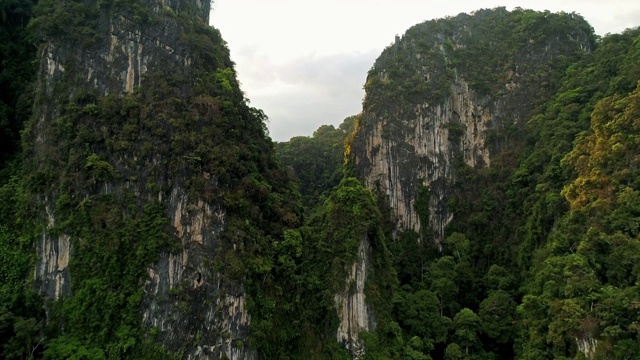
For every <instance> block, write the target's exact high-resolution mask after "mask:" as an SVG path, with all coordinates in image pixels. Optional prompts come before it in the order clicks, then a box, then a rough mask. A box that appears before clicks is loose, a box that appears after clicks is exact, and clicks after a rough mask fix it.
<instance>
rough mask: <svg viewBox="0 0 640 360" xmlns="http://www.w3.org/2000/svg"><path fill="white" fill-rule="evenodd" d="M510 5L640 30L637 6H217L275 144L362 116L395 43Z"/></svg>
mask: <svg viewBox="0 0 640 360" xmlns="http://www.w3.org/2000/svg"><path fill="white" fill-rule="evenodd" d="M500 5H504V6H506V7H507V8H508V9H513V8H514V7H516V6H520V7H522V8H533V9H535V10H545V9H548V10H550V11H567V12H572V11H575V12H576V13H578V14H581V15H582V16H584V17H585V18H586V19H587V20H588V21H589V22H590V23H591V25H592V26H593V27H594V29H595V31H596V33H598V34H600V35H604V34H606V33H615V32H620V31H622V30H624V29H625V28H629V27H633V26H638V25H640V3H638V2H637V1H635V0H634V1H631V0H617V1H608V2H605V1H602V0H564V1H562V2H558V1H556V0H553V1H551V0H541V1H536V2H525V1H516V0H505V1H502V2H498V1H484V0H477V1H469V0H448V1H438V2H436V1H418V0H323V1H312V0H270V1H264V0H215V1H214V4H213V9H214V10H213V12H212V16H211V23H212V25H213V26H215V27H216V28H218V29H220V31H221V32H222V36H223V38H224V39H225V40H226V41H227V43H228V46H229V48H230V51H231V56H232V60H233V61H235V62H236V64H237V66H236V70H237V71H238V77H239V80H240V82H241V83H242V89H243V90H244V91H245V94H246V95H247V97H248V98H249V99H250V100H251V104H252V106H255V107H258V108H261V109H263V110H264V111H265V113H266V114H267V116H269V118H270V119H271V121H270V124H269V128H270V131H271V136H272V137H273V138H274V140H277V141H284V140H288V139H289V138H290V137H292V136H297V135H311V134H312V133H313V131H314V130H315V129H317V128H318V127H319V126H320V125H323V124H333V125H337V124H339V123H340V122H342V120H343V119H344V118H345V117H347V116H349V115H354V114H356V113H358V112H359V111H360V110H361V102H362V97H363V96H364V91H363V90H362V86H363V84H364V81H365V78H366V74H367V70H368V69H369V68H370V67H371V66H372V65H373V62H374V61H375V59H376V57H377V56H378V55H379V54H380V52H382V50H383V49H384V47H386V46H387V45H389V44H390V43H391V42H392V41H393V40H394V37H395V35H401V34H403V33H404V32H405V31H406V30H407V29H408V28H409V27H411V26H413V25H415V24H418V23H421V22H423V21H426V20H430V19H433V18H440V17H444V16H455V15H457V14H458V13H460V12H470V11H473V10H477V9H480V8H493V7H496V6H500Z"/></svg>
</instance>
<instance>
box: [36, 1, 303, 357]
mask: <svg viewBox="0 0 640 360" xmlns="http://www.w3.org/2000/svg"><path fill="white" fill-rule="evenodd" d="M40 6H41V9H43V10H41V14H40V16H39V17H38V18H37V19H36V21H35V22H34V24H35V27H36V28H37V29H39V34H40V35H41V36H42V39H43V44H42V46H41V48H40V49H41V50H40V59H41V61H40V70H39V74H38V76H39V77H38V84H37V90H36V99H35V106H34V117H33V121H32V123H31V124H30V125H29V126H28V127H27V130H26V131H25V151H26V157H27V159H28V163H27V164H28V165H27V167H28V168H29V169H28V171H30V172H31V174H32V175H31V176H32V179H33V181H32V183H33V184H35V185H34V186H33V187H34V189H33V192H34V195H35V196H36V199H37V200H35V202H34V203H35V204H36V206H37V207H38V208H39V211H40V214H41V215H42V218H43V224H45V225H44V226H42V227H41V235H40V238H39V240H38V241H37V242H36V250H37V254H38V260H37V264H36V269H35V274H34V275H35V282H36V284H37V288H38V289H39V290H40V292H41V293H42V294H44V295H45V296H46V297H47V298H48V299H51V300H55V299H62V300H64V301H65V304H72V305H65V307H64V311H63V314H62V315H59V314H58V313H55V314H54V313H53V312H52V313H50V316H51V318H50V319H48V321H59V322H62V323H63V324H66V325H65V326H64V328H65V329H66V330H65V331H67V332H69V333H70V334H73V332H74V331H75V332H76V333H77V334H73V335H74V336H76V337H79V338H81V339H84V338H86V339H87V343H94V344H98V345H100V343H101V342H102V343H107V344H110V342H112V341H113V342H117V341H120V342H119V343H117V346H116V345H113V346H112V345H108V346H107V347H106V348H107V349H111V350H107V352H109V351H115V350H113V349H114V346H115V347H118V348H119V349H120V350H118V351H121V352H122V353H123V354H126V351H129V350H128V349H130V347H131V345H130V344H131V342H129V343H127V341H125V340H122V338H121V337H122V336H123V334H127V331H128V332H131V328H132V327H135V326H136V325H135V324H136V321H138V323H139V322H142V324H143V325H144V328H146V330H147V331H149V332H150V334H151V336H152V337H154V338H155V339H156V340H157V341H158V342H159V343H160V344H162V346H164V348H166V349H167V350H169V351H170V352H172V353H176V354H180V355H182V356H184V357H185V358H194V359H195V358H198V359H202V358H216V359H217V358H228V359H252V358H256V357H257V356H256V354H255V352H254V350H252V349H251V347H250V346H248V342H247V336H248V326H249V322H250V315H249V313H248V309H247V304H246V294H245V288H244V286H243V281H242V278H243V276H245V273H246V272H245V270H244V268H243V265H242V261H243V257H242V256H243V253H244V252H245V251H249V249H251V246H252V244H254V243H255V242H257V241H258V239H259V238H260V236H262V235H261V234H263V233H267V231H269V230H264V229H267V228H269V229H275V230H272V231H276V232H277V231H278V230H277V229H276V228H277V225H271V226H270V227H269V226H266V225H264V224H261V223H260V222H261V221H263V222H265V224H275V223H277V222H282V221H286V220H282V219H283V218H288V219H289V220H288V221H290V222H291V223H290V225H291V224H295V221H296V220H295V214H294V215H287V214H286V213H284V212H283V211H284V210H282V206H280V207H279V208H278V209H279V210H278V211H280V212H279V213H277V214H276V213H273V214H271V213H270V211H271V208H269V206H266V205H265V206H261V205H260V204H259V202H260V201H266V200H265V199H266V197H267V196H269V191H270V190H268V189H267V188H266V187H265V186H267V185H264V184H265V182H266V183H268V182H269V181H270V180H269V179H266V180H265V179H264V178H263V174H264V176H265V177H268V174H270V173H271V172H273V171H274V170H273V168H274V166H275V165H274V164H275V162H274V161H273V160H272V159H271V158H270V156H271V153H272V151H271V146H272V145H271V142H270V140H269V139H268V138H267V137H266V136H265V126H264V123H263V115H261V112H259V111H257V110H255V109H252V108H249V107H248V106H247V105H246V102H245V99H244V97H243V95H242V92H241V91H240V89H239V86H238V83H237V80H236V78H235V73H234V71H233V67H232V66H233V63H232V62H231V60H230V59H229V54H228V50H227V49H226V45H225V43H224V41H223V40H222V38H221V37H220V34H219V32H218V31H217V30H215V29H213V28H211V27H209V26H208V25H207V24H208V18H209V12H210V2H209V1H201V0H140V1H130V2H122V1H117V0H114V1H98V2H96V1H91V0H86V1H71V2H56V1H42V2H41V4H40ZM283 181H285V180H283ZM283 184H284V183H283ZM285 185H286V184H285ZM283 186H284V185H283ZM285 187H286V186H285ZM246 194H249V195H246ZM270 204H276V205H274V206H277V201H276V202H274V201H271V200H270ZM153 209H160V210H159V211H158V212H156V211H155V210H153ZM274 211H275V210H274ZM153 214H156V215H153ZM270 221H271V222H270ZM256 227H259V228H260V229H262V230H261V231H260V232H258V231H255V230H253V229H255V228H256ZM249 231H253V232H252V233H251V234H252V235H251V240H249V235H248V233H249ZM145 259H147V260H145ZM136 264H138V265H136ZM138 276H139V277H138ZM92 284H93V285H92ZM95 284H99V285H98V286H96V285H95ZM127 284H129V285H127ZM136 284H137V285H136ZM91 286H93V287H91ZM127 286H129V288H127ZM90 288H91V289H94V290H95V291H96V293H95V295H93V296H95V297H97V298H100V297H103V296H104V297H107V298H109V299H110V300H109V302H105V303H104V304H102V302H100V301H98V300H95V299H94V300H88V301H89V302H91V301H97V302H96V305H95V307H94V308H93V310H92V311H91V312H87V313H86V315H87V316H88V317H89V316H94V315H93V314H94V313H100V312H101V310H99V309H98V306H105V307H107V306H110V309H111V310H109V311H115V312H116V313H118V312H120V310H119V309H120V308H126V309H132V310H131V311H133V313H132V316H131V317H133V318H134V320H132V319H131V318H127V319H123V318H124V317H125V315H122V314H119V315H116V317H115V318H113V319H115V320H114V322H115V323H116V324H121V325H117V326H119V327H116V328H114V329H113V330H109V329H110V328H109V326H111V325H110V324H106V325H103V329H102V330H100V331H101V333H100V335H99V336H98V335H95V336H93V335H91V334H90V333H87V334H86V336H85V333H83V332H87V331H89V330H88V329H90V327H89V323H88V322H89V320H85V319H82V318H78V319H76V318H75V316H76V315H74V314H72V313H71V311H80V310H81V309H83V308H86V307H89V306H93V305H90V303H89V302H87V301H85V300H83V297H82V296H83V294H85V291H88V289H90ZM136 288H137V289H140V290H142V289H143V292H142V293H140V292H139V290H136ZM92 291H93V290H92ZM109 294H117V295H109ZM109 296H116V297H115V298H110V297H109ZM100 304H102V305H100ZM114 304H116V305H114ZM118 304H119V305H118ZM118 306H120V308H119V307H118ZM74 308H75V310H74ZM78 309H80V310H78ZM102 312H103V313H104V312H105V311H102ZM136 313H137V315H136ZM56 314H58V315H56ZM56 316H58V317H59V318H55V317H56ZM100 316H102V315H100ZM105 316H106V315H105ZM118 316H120V317H118ZM135 318H137V320H135ZM103 324H104V323H103ZM114 326H116V325H114ZM110 331H112V333H111V332H110ZM96 339H97V340H96ZM118 339H120V340H118ZM136 341H137V340H136ZM127 344H129V345H127ZM149 356H151V355H149Z"/></svg>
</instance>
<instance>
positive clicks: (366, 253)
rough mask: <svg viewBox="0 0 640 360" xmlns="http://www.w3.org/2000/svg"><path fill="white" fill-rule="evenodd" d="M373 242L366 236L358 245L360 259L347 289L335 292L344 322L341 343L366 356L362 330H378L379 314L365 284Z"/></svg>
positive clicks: (358, 356)
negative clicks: (369, 299) (376, 324)
mask: <svg viewBox="0 0 640 360" xmlns="http://www.w3.org/2000/svg"><path fill="white" fill-rule="evenodd" d="M370 259H371V245H370V243H369V238H368V236H365V237H364V238H363V239H362V240H361V241H360V245H359V246H358V255H357V260H356V262H355V263H353V265H352V266H351V268H350V269H349V273H348V275H347V279H346V282H345V287H344V289H343V290H342V291H341V292H339V293H338V294H336V295H335V298H334V300H335V304H336V308H337V310H338V318H339V319H340V325H339V327H338V332H337V339H338V343H340V344H341V345H342V346H344V347H345V348H346V349H347V351H349V353H350V354H351V355H352V356H353V358H354V359H360V358H361V357H362V356H364V350H365V349H364V344H363V343H362V341H361V340H360V335H359V334H360V332H361V331H368V332H372V331H373V330H375V318H374V316H373V312H372V309H371V308H370V302H368V301H367V296H366V295H365V292H364V290H365V285H366V282H367V278H368V277H369V276H370V272H371V271H373V269H372V266H371V263H370Z"/></svg>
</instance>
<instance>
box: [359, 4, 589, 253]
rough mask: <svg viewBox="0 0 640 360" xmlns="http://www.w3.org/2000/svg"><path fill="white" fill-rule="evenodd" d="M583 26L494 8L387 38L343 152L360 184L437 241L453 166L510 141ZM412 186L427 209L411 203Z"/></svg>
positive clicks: (473, 161) (584, 46)
mask: <svg viewBox="0 0 640 360" xmlns="http://www.w3.org/2000/svg"><path fill="white" fill-rule="evenodd" d="M516 29H517V30H516ZM590 29H591V28H590V26H589V25H588V24H587V23H586V22H585V21H584V19H582V18H581V17H579V16H577V15H575V14H564V13H562V14H551V13H548V12H546V13H536V12H533V11H528V10H521V9H518V10H515V11H513V12H508V11H507V10H505V9H504V8H496V9H493V10H480V11H478V12H475V13H474V14H472V15H467V14H460V15H458V16H456V17H454V18H447V19H440V20H434V21H428V22H425V23H422V24H418V25H416V26H414V27H412V28H411V29H409V30H408V31H407V32H406V34H405V35H404V36H402V37H396V41H395V43H393V44H391V45H390V46H389V47H387V48H386V49H385V50H384V52H383V53H382V54H381V55H380V57H379V58H378V59H377V60H376V62H375V64H374V66H373V68H372V69H371V70H370V71H369V75H368V77H367V83H366V85H365V89H366V97H365V100H364V104H363V111H362V114H361V115H360V120H359V124H358V128H357V132H356V134H355V137H354V139H353V141H352V143H351V146H350V151H351V154H352V155H353V156H354V159H355V165H356V171H357V174H358V176H359V177H360V178H361V179H362V180H363V181H364V183H365V185H366V186H367V187H369V188H370V189H372V190H377V191H380V192H382V193H384V194H386V195H387V196H388V198H389V202H390V205H391V207H392V209H393V212H394V215H395V217H396V220H397V227H396V230H397V231H399V232H401V231H403V230H413V231H416V232H418V233H421V234H422V235H423V236H426V237H428V238H432V239H433V241H435V242H436V243H438V244H439V243H441V242H442V240H443V237H444V231H445V227H446V226H447V224H448V223H449V222H450V221H451V220H452V217H453V214H452V213H451V211H450V210H449V206H448V202H449V199H450V198H451V194H452V191H453V190H452V184H453V182H454V181H455V177H456V169H457V168H459V167H460V166H462V165H463V164H464V165H466V166H469V167H472V168H479V167H486V166H490V165H491V162H492V159H493V158H494V157H495V156H496V155H497V154H499V153H500V152H501V151H504V150H505V149H509V148H510V147H517V146H519V145H518V142H520V141H522V140H523V139H522V137H521V136H519V135H520V131H519V130H520V129H521V128H522V126H523V125H524V123H525V122H526V120H527V118H528V117H529V116H530V115H531V114H532V113H533V112H534V111H535V109H536V106H538V105H539V104H540V103H541V102H542V101H543V100H544V95H545V94H548V93H550V92H551V91H553V89H554V87H555V86H556V84H553V83H549V82H548V81H547V79H548V78H549V77H551V75H553V74H557V73H559V72H560V73H562V72H564V69H565V67H566V66H567V65H568V64H570V61H568V60H570V59H574V58H576V57H577V56H579V55H580V54H582V53H584V52H589V51H591V49H592V47H593V44H592V43H591V42H590V37H589V34H590V31H591V30H590ZM421 186H425V187H427V188H429V190H430V199H429V204H428V214H420V213H419V211H418V210H417V206H416V202H417V197H418V193H419V189H420V187H421ZM426 219H428V220H427V221H428V224H423V223H422V222H423V221H424V220H426Z"/></svg>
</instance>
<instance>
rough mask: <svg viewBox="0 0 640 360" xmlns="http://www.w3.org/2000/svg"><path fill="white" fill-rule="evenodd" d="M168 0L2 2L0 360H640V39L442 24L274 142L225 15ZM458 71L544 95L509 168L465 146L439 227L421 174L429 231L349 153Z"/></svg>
mask: <svg viewBox="0 0 640 360" xmlns="http://www.w3.org/2000/svg"><path fill="white" fill-rule="evenodd" d="M159 4H160V2H155V1H146V0H145V1H143V0H135V1H121V0H71V1H54V0H39V1H38V0H4V1H2V2H0V24H1V25H2V26H1V27H0V39H1V41H0V64H1V65H0V66H1V67H0V354H1V355H0V357H2V358H4V359H181V358H191V359H198V358H215V359H245V358H246V359H352V358H357V359H415V360H418V359H420V360H427V359H448V360H449V359H451V360H453V359H495V360H501V359H531V360H533V359H620V360H622V359H638V358H640V83H639V80H640V30H639V29H628V30H626V31H624V32H622V33H620V34H607V35H605V36H603V37H599V36H596V35H595V34H594V32H593V29H592V28H591V26H590V25H589V24H588V23H587V22H586V21H585V20H584V19H583V18H582V17H580V16H579V15H576V14H565V13H557V14H555V13H550V12H536V11H531V10H524V9H520V8H517V9H515V10H513V11H507V10H506V9H505V8H496V9H483V10H479V11H477V12H475V13H473V14H471V15H467V14H461V15H459V16H457V17H450V18H446V19H439V20H432V21H427V22H425V23H423V24H418V25H416V26H415V27H413V28H412V29H410V30H408V31H407V34H405V36H404V38H403V41H405V40H406V43H410V44H418V45H416V46H418V47H421V49H422V50H420V51H422V52H420V54H417V55H416V53H415V52H413V50H411V49H412V48H411V47H410V46H408V45H404V44H405V43H397V44H395V45H394V44H392V45H390V47H389V48H387V49H386V50H385V52H384V53H383V54H382V55H381V57H380V58H379V60H378V62H377V64H376V66H375V67H373V68H372V70H371V71H370V73H369V76H368V80H367V83H366V84H365V90H366V92H367V95H366V98H365V100H364V104H363V114H357V115H354V116H351V117H348V118H346V119H344V121H343V122H342V123H341V124H340V125H339V126H338V127H337V128H336V127H334V126H332V125H324V126H321V127H320V128H318V129H317V130H316V131H315V132H314V133H313V136H298V137H294V138H292V139H291V140H290V141H287V142H279V143H276V142H273V141H272V140H271V139H270V138H269V136H268V131H267V128H266V121H267V115H265V114H264V113H263V112H262V111H261V110H259V109H255V108H252V107H250V106H249V105H248V101H247V100H246V99H245V98H244V94H243V93H242V91H241V90H240V86H239V83H238V80H237V77H236V73H235V70H234V67H233V62H232V61H231V59H230V57H229V50H228V49H227V47H226V44H225V42H224V40H223V39H222V37H221V35H220V33H219V32H218V30H216V29H215V28H214V27H211V26H210V25H209V24H208V15H202V14H203V13H206V14H208V10H209V8H210V5H209V6H207V5H206V4H204V5H203V4H202V2H201V1H187V0H184V1H182V0H172V1H163V2H162V4H160V5H159ZM460 29H465V31H466V32H461V30H460ZM456 34H458V35H456ZM459 34H462V35H459ZM574 34H580V36H581V40H580V41H581V44H583V46H580V47H579V48H573V47H571V46H569V45H566V46H565V45H564V44H562V43H557V42H556V43H554V42H553V41H554V40H553V39H557V38H560V37H561V36H571V37H572V39H576V37H575V36H574ZM132 39H133V40H132ZM460 44H463V45H460ZM530 44H543V45H541V46H540V47H539V48H537V47H527V46H529V45H530ZM546 44H555V45H554V46H555V48H554V46H546ZM128 46H131V47H128ZM150 48H153V49H157V50H148V49H150ZM487 48H490V49H491V51H486V49H487ZM131 49H133V50H131ZM531 49H533V50H531ZM119 51H122V52H121V53H120V52H119ZM145 51H150V52H148V53H145ZM527 51H529V52H527ZM537 52H545V54H546V53H553V57H552V58H553V60H554V61H552V62H551V63H550V65H544V66H537V65H536V61H537V60H536V59H537V58H536V53H537ZM118 54H129V55H126V56H128V57H126V56H125V55H122V56H125V57H119V56H121V55H118ZM131 54H133V55H131ZM135 54H138V55H137V57H136V55H135ZM140 54H142V55H140ZM425 54H426V55H425ZM145 56H146V57H145ZM127 59H128V60H127ZM416 59H417V60H416ZM523 59H524V60H523ZM517 62H519V63H521V64H531V66H529V67H527V66H521V67H519V68H517V70H516V71H515V72H520V73H521V74H522V75H521V77H520V78H519V79H520V80H519V83H518V84H516V85H513V86H511V87H505V86H504V84H505V83H508V82H509V81H510V79H506V78H504V77H502V75H501V74H507V73H515V72H509V70H510V69H515V68H516V67H515V65H514V64H515V63H517ZM105 64H109V66H108V67H107V66H106V65H105ZM378 65H380V66H384V69H385V70H384V72H383V71H378V70H379V68H377V66H378ZM169 68H171V69H172V70H168V69H169ZM136 69H137V70H136ZM143 69H144V70H143ZM425 69H426V70H425ZM424 71H427V72H429V74H430V75H426V74H425V73H424ZM122 74H124V75H122ZM434 74H436V75H437V74H439V75H437V76H436V75H434ZM460 74H467V75H466V76H467V79H466V81H467V82H468V84H469V90H468V91H469V92H471V93H473V94H476V95H477V96H479V98H482V99H485V100H486V102H487V103H488V102H489V100H487V99H502V98H504V97H505V96H506V95H505V93H506V92H507V91H510V90H509V89H511V88H512V87H513V88H515V87H526V88H528V89H534V90H535V91H532V92H531V93H527V94H528V95H527V97H526V98H522V97H520V98H516V99H515V100H513V99H512V100H513V101H517V104H516V105H517V106H516V107H519V106H525V105H522V104H526V106H528V108H527V111H526V112H524V113H522V117H523V118H521V119H518V121H515V120H513V119H502V120H501V122H499V121H497V120H496V121H494V122H493V123H491V124H490V126H489V128H488V129H487V130H484V131H486V132H487V134H486V138H487V141H486V146H487V147H488V150H487V151H488V153H489V154H490V158H491V163H490V164H486V163H483V162H481V161H479V162H476V163H474V165H473V166H470V165H469V164H468V162H465V161H464V154H462V153H456V152H455V151H454V152H453V158H452V159H453V160H452V163H451V166H452V167H453V170H452V172H451V174H452V175H450V176H449V180H450V182H449V183H447V184H449V185H447V193H446V197H445V200H446V202H445V205H446V207H447V211H448V212H449V213H450V214H451V215H452V216H451V218H450V220H449V221H448V222H447V224H446V227H445V228H444V232H443V234H441V235H442V237H441V238H439V237H438V236H436V235H434V234H436V233H437V232H435V231H434V229H429V228H428V224H430V222H429V218H430V217H432V216H435V214H433V213H430V211H431V210H430V209H431V207H430V205H429V204H432V203H433V201H436V200H435V199H437V198H442V194H441V193H440V192H441V191H442V190H441V189H440V188H439V187H437V186H430V184H429V183H427V182H426V181H424V179H422V180H423V181H422V182H420V183H416V184H413V190H412V191H413V196H414V201H413V202H412V204H413V205H412V206H413V207H414V210H415V211H416V213H417V214H418V215H419V219H420V223H421V224H422V225H421V227H420V229H418V230H416V229H411V228H407V227H402V226H399V225H398V224H399V223H398V214H397V212H396V211H395V209H394V203H393V202H391V201H390V198H389V196H388V193H387V192H385V191H384V189H381V188H380V187H379V186H366V183H365V181H364V177H366V174H363V173H362V171H361V170H360V169H361V167H359V164H358V158H357V156H356V155H354V154H357V153H361V152H363V151H369V150H371V149H369V148H366V147H362V146H361V145H359V144H361V143H362V142H358V140H357V139H358V137H359V136H362V134H363V131H364V129H365V128H366V127H367V126H374V125H375V124H372V123H371V121H372V120H371V119H372V117H371V116H368V115H367V114H383V115H381V116H386V118H388V119H391V120H389V121H393V118H394V116H395V115H394V114H400V113H407V112H409V113H410V112H411V111H412V110H409V111H407V110H405V108H403V107H402V104H413V103H412V101H414V100H415V101H417V103H423V102H425V101H426V102H428V103H430V104H434V103H438V102H444V103H446V101H447V99H448V98H449V96H452V92H455V91H457V90H456V89H454V88H453V87H451V86H450V84H451V83H452V82H453V81H457V80H456V79H458V78H459V77H460V76H465V75H460ZM485 100H483V101H485ZM505 101H511V100H505ZM411 106H413V105H411ZM408 108H410V107H408ZM519 114H520V113H519ZM332 120H334V119H327V122H330V121H332ZM434 121H435V120H434ZM388 124H391V125H389V128H388V129H386V128H385V131H388V133H389V134H391V135H389V136H393V133H397V134H400V135H402V136H404V134H406V131H407V130H406V129H407V128H410V127H412V126H414V124H413V123H411V122H408V123H407V122H404V123H402V124H400V123H398V124H397V125H393V122H391V123H389V122H388V123H387V125H388ZM445 125H446V127H447V129H448V141H450V142H452V143H456V144H457V143H459V142H460V141H462V139H463V137H464V136H465V135H464V134H465V133H466V129H465V125H464V124H463V123H462V122H460V121H452V122H450V123H447V124H445ZM385 134H386V133H385ZM385 136H387V135H385ZM397 156H398V158H397V159H400V156H401V155H397ZM397 159H396V160H397ZM401 160H402V159H400V160H398V161H401ZM411 168H412V164H408V169H409V170H407V171H410V169H411ZM363 276H364V279H363V278H362V277H363ZM355 295H358V296H356V297H354V296H355ZM352 298H355V299H359V300H357V301H355V302H352V300H351V299H352ZM344 304H357V306H359V307H362V308H363V309H364V310H362V311H361V312H359V313H358V314H359V315H358V316H359V319H361V318H362V317H365V318H366V321H364V323H361V322H360V320H358V323H359V325H360V326H361V327H360V328H359V327H357V326H355V325H353V324H352V323H351V322H349V321H350V319H352V318H353V317H352V313H353V312H355V311H357V310H356V309H353V308H352V307H350V306H348V305H345V306H344V309H346V310H344V311H343V310H341V309H342V308H343V305H344ZM354 326H355V328H354ZM344 329H346V330H344ZM337 333H338V334H339V336H337V335H336V334H337Z"/></svg>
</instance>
